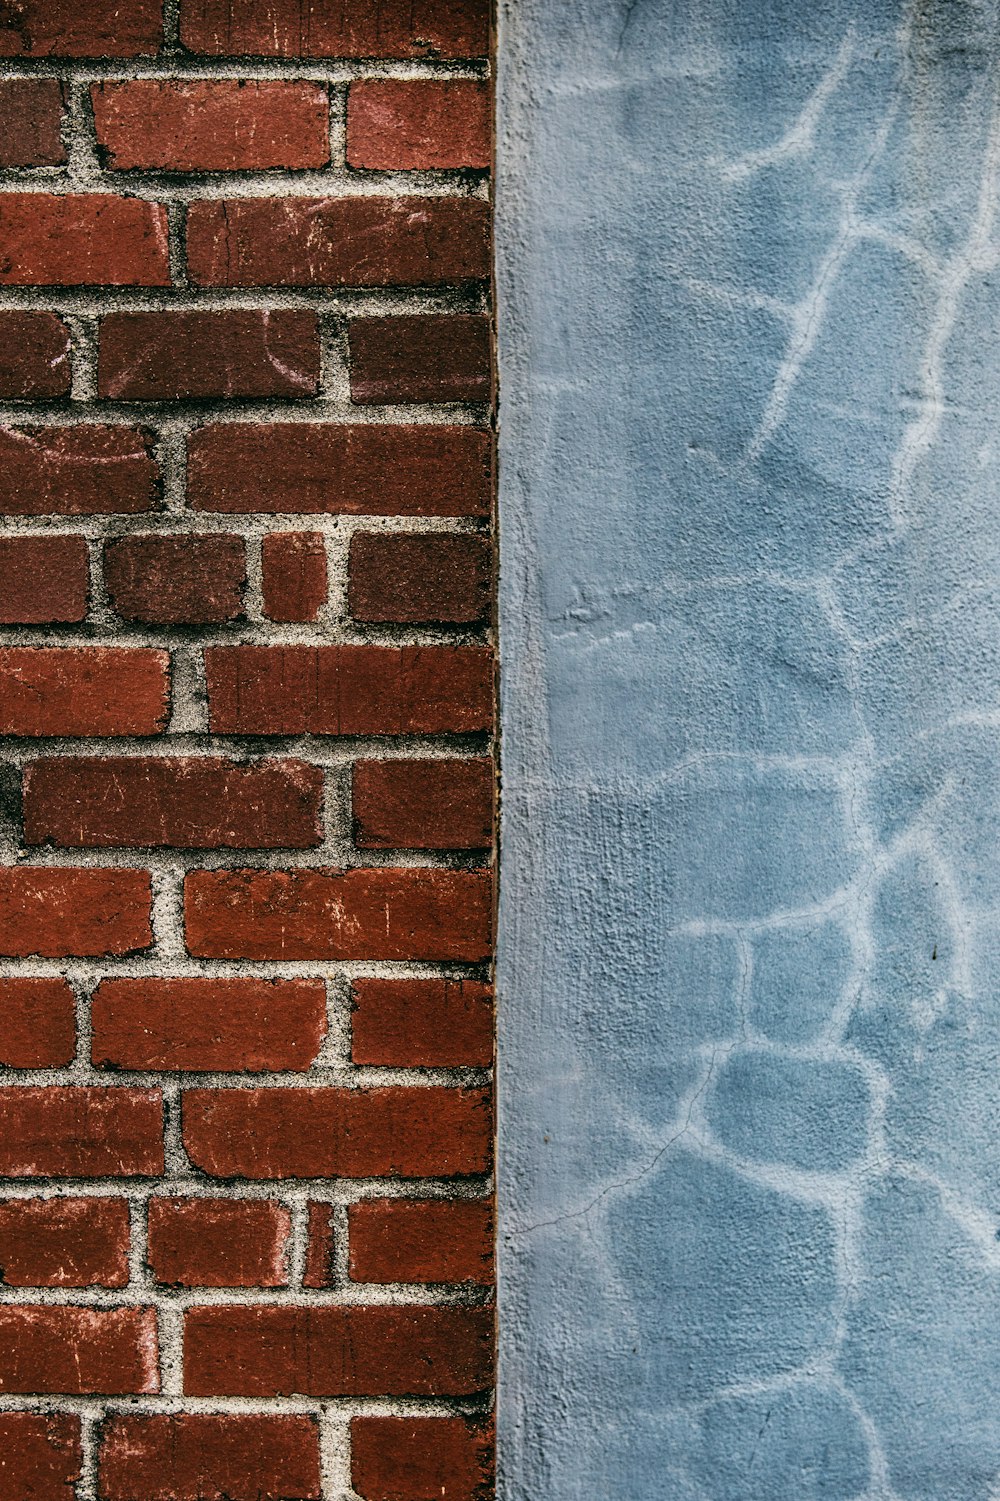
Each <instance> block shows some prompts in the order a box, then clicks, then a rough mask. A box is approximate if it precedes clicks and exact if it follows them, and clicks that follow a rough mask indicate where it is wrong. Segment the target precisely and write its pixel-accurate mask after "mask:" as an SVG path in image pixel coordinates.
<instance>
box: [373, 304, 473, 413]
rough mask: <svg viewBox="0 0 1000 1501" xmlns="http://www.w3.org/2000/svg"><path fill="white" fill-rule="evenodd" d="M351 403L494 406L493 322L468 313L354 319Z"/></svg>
mask: <svg viewBox="0 0 1000 1501" xmlns="http://www.w3.org/2000/svg"><path fill="white" fill-rule="evenodd" d="M350 346H351V400H352V401H356V402H361V403H366V404H368V405H386V404H387V403H391V402H401V401H402V402H405V401H489V399H490V325H489V319H487V318H480V317H479V316H478V315H472V314H465V313H442V314H437V313H426V314H422V315H418V316H411V315H405V316H401V317H390V318H353V319H352V320H351V325H350Z"/></svg>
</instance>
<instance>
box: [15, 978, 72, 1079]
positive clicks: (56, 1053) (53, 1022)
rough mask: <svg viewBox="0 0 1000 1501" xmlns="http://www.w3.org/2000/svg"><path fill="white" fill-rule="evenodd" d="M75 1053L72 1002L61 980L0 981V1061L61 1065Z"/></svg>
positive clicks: (20, 1065)
mask: <svg viewBox="0 0 1000 1501" xmlns="http://www.w3.org/2000/svg"><path fill="white" fill-rule="evenodd" d="M75 1055H76V1001H75V999H74V996H73V992H72V990H71V989H70V988H69V986H68V985H67V983H66V981H65V980H57V979H52V980H28V979H23V980H22V979H14V978H11V979H2V980H0V1064H3V1065H4V1066H5V1067H7V1068H64V1067H65V1065H66V1064H67V1063H72V1061H73V1058H74V1057H75Z"/></svg>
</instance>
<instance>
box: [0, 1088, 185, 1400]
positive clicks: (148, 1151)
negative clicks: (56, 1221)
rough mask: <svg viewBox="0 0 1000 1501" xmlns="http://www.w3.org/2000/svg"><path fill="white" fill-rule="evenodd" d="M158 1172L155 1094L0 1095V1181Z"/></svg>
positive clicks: (159, 1127) (58, 1091) (64, 1091)
mask: <svg viewBox="0 0 1000 1501" xmlns="http://www.w3.org/2000/svg"><path fill="white" fill-rule="evenodd" d="M162 1172H163V1100H162V1097H161V1095H160V1091H159V1090H158V1089H100V1088H97V1089H95V1088H90V1087H81V1088H76V1087H64V1086H62V1085H54V1084H53V1085H48V1086H47V1087H39V1088H35V1087H30V1088H29V1087H24V1086H22V1087H16V1086H12V1087H9V1088H3V1089H0V1176H3V1177H5V1178H61V1177H69V1178H130V1177H135V1176H137V1175H138V1176H145V1175H147V1174H149V1175H155V1174H157V1173H162ZM0 1390H2V1388H0Z"/></svg>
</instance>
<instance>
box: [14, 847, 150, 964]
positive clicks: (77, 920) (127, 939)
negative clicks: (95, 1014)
mask: <svg viewBox="0 0 1000 1501" xmlns="http://www.w3.org/2000/svg"><path fill="white" fill-rule="evenodd" d="M151 907H152V887H151V884H150V878H149V872H148V871H145V870H95V869H93V868H89V869H86V870H67V869H65V868H61V867H57V866H50V867H38V868H32V867H30V866H26V865H19V866H18V867H17V868H16V869H0V955H2V956H3V957H5V958H14V959H24V958H27V957H29V955H31V954H38V955H40V956H41V957H42V958H43V959H63V958H69V957H78V958H87V957H91V956H93V957H96V956H98V955H101V954H131V953H134V952H135V951H136V950H138V949H145V948H148V947H149V945H150V944H151V943H152V941H153V932H152V928H151V927H150V912H151Z"/></svg>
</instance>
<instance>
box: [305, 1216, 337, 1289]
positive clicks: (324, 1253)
mask: <svg viewBox="0 0 1000 1501" xmlns="http://www.w3.org/2000/svg"><path fill="white" fill-rule="evenodd" d="M333 1252H334V1237H333V1205H332V1204H310V1205H309V1238H308V1243H307V1246H306V1269H305V1274H304V1276H303V1278H302V1286H303V1287H331V1286H332V1285H333V1281H334V1272H333Z"/></svg>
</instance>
